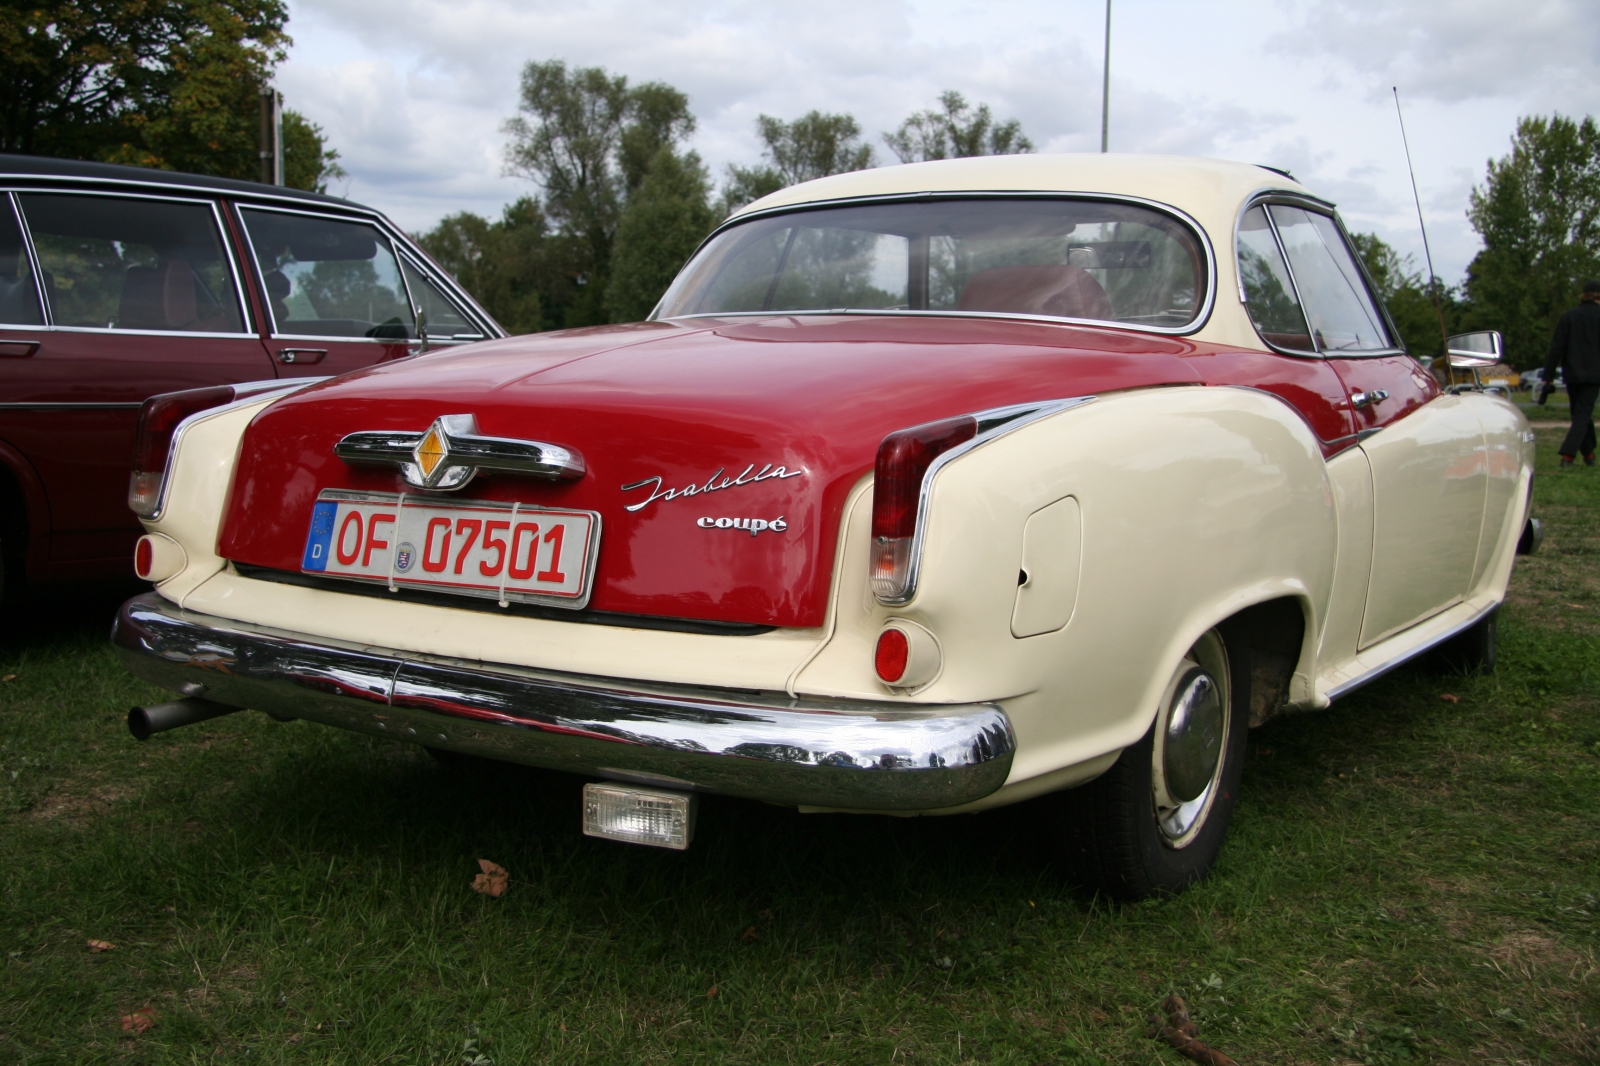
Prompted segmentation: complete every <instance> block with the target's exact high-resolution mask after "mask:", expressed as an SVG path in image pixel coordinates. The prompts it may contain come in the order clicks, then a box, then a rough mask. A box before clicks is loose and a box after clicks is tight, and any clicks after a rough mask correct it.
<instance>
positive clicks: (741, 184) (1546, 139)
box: [0, 0, 1600, 367]
mask: <svg viewBox="0 0 1600 1066" xmlns="http://www.w3.org/2000/svg"><path fill="white" fill-rule="evenodd" d="M287 22H288V8H287V6H286V3H285V0H0V152H20V153H25V154H35V155H47V156H57V157H62V158H69V159H88V160H99V161H103V162H113V163H131V164H135V165H140V166H152V167H160V168H165V169H172V170H185V171H190V172H193V173H200V174H214V175H219V176H223V177H233V178H244V179H251V178H254V177H256V176H257V175H258V174H259V170H260V160H259V157H258V154H257V152H258V147H259V146H258V128H259V94H260V92H261V90H262V89H263V88H264V87H266V86H267V85H268V84H269V83H270V80H271V77H272V73H273V71H274V70H275V68H276V67H277V65H278V64H279V63H281V62H282V61H283V59H284V57H285V54H286V50H287V48H288V46H289V44H290V43H291V42H290V38H289V36H288V34H287V32H286V25H287ZM694 130H695V118H694V115H693V113H692V112H691V111H690V109H689V99H688V97H687V96H685V95H684V94H683V93H682V92H680V91H678V90H677V89H675V88H673V87H672V86H669V85H666V84H664V83H661V82H646V83H643V84H638V85H633V84H630V83H629V82H628V79H627V78H625V77H621V76H616V75H612V74H610V73H608V72H607V71H605V70H602V69H600V68H595V67H586V68H576V69H569V68H568V67H567V65H566V64H564V63H562V62H561V61H559V60H553V61H549V62H542V63H541V62H531V63H529V64H527V66H526V67H525V68H524V70H523V72H522V80H521V86H520V98H519V104H518V112H517V114H516V115H515V116H514V117H513V118H511V119H510V120H509V121H508V122H507V123H506V125H505V132H506V134H507V135H508V145H507V155H506V162H507V169H508V171H509V172H510V173H513V174H517V175H520V176H523V177H527V178H529V179H531V180H532V181H533V182H534V183H535V184H536V186H537V187H538V190H539V191H538V195H536V196H526V197H523V198H522V199H519V200H517V201H516V202H515V203H513V204H511V205H509V206H507V207H506V208H505V210H504V211H503V212H502V214H501V216H500V217H499V218H498V219H487V218H483V217H481V216H478V215H475V214H471V213H466V212H463V213H459V214H454V215H450V216H448V217H446V218H444V219H443V220H442V221H441V222H440V223H439V224H438V225H437V226H436V227H435V228H434V229H432V230H430V231H428V232H427V233H425V234H422V235H421V240H422V242H423V244H424V245H425V246H426V247H427V248H428V250H429V251H430V252H431V253H432V254H433V255H434V256H435V257H436V258H437V259H438V260H439V261H440V262H441V264H442V265H443V266H445V268H446V269H448V270H450V271H452V272H453V273H454V274H455V275H456V276H457V277H458V279H459V280H460V281H461V282H462V284H463V285H465V286H466V288H467V289H468V290H469V291H471V292H472V293H473V294H474V295H476V296H477V297H478V298H479V299H480V300H481V301H482V302H483V304H484V306H485V307H487V308H488V309H489V311H490V312H491V313H493V314H494V315H495V317H496V318H498V319H499V320H500V321H501V322H502V323H503V324H504V325H505V326H506V327H507V328H508V329H511V330H512V331H513V332H532V331H536V330H545V329H555V328H561V327H569V326H582V325H594V324H599V323H606V322H620V321H631V320H634V319H638V318H642V317H643V316H644V315H646V314H648V313H649V311H650V310H651V308H652V307H653V306H654V304H655V302H656V300H657V299H658V298H659V296H660V295H661V293H662V292H663V291H664V290H665V289H666V287H667V285H668V283H669V282H670V281H671V279H672V276H673V275H674V274H675V273H676V271H677V269H678V268H679V267H680V266H681V265H682V263H683V262H684V260H685V259H686V258H687V257H688V255H689V254H690V253H691V252H692V251H693V249H694V248H695V247H696V246H697V245H698V244H699V242H700V241H701V240H702V239H703V238H704V237H705V236H706V234H708V233H709V232H710V231H711V229H713V228H714V226H715V225H716V224H717V223H718V222H719V221H720V220H722V219H723V218H726V217H727V216H728V215H729V214H730V213H732V212H733V211H735V210H737V209H738V208H739V207H741V206H743V205H744V204H747V203H749V202H751V201H752V200H755V199H757V198H759V197H761V196H765V195H767V194H768V193H771V192H774V191H776V190H778V189H781V188H784V187H786V186H788V185H793V184H795V183H797V182H801V181H807V180H810V179H812V178H817V177H824V176H826V175H829V174H837V173H843V172H846V171H852V170H860V169H863V168H866V167H871V166H874V165H876V163H877V162H878V159H877V150H876V146H875V145H873V144H872V143H869V142H867V141H866V140H864V138H863V134H862V129H861V125H860V123H859V122H857V121H856V119H855V118H853V117H852V116H850V115H848V114H829V113H824V112H821V111H812V112H809V113H808V114H805V115H802V116H800V117H799V118H796V119H793V120H791V121H785V120H782V119H779V118H774V117H772V116H770V115H762V116H760V117H759V118H758V119H757V120H756V134H757V137H758V139H759V142H760V144H761V159H760V160H759V161H758V162H756V163H753V164H751V165H749V166H739V165H734V166H730V167H728V168H727V171H726V173H725V174H724V175H722V180H721V182H720V186H719V184H718V183H717V182H714V181H713V180H712V176H711V174H710V173H709V171H708V170H707V168H706V166H705V165H704V163H703V162H702V160H701V159H700V157H699V155H697V154H696V153H695V152H693V151H692V150H690V149H688V148H687V143H688V140H689V138H690V137H691V135H692V134H693V133H694ZM283 137H284V156H285V171H286V175H285V177H286V180H287V183H288V184H289V185H291V186H293V187H295V188H300V189H309V190H315V191H319V192H320V191H326V189H327V186H328V183H329V181H330V180H332V179H334V178H338V177H342V176H344V171H343V169H342V168H341V167H340V166H339V162H338V160H339V153H338V152H337V151H336V150H334V149H333V148H332V147H331V146H329V144H328V143H327V139H326V137H325V136H324V135H323V132H322V130H321V129H320V128H319V127H317V126H316V125H315V124H314V123H312V122H310V121H309V120H307V119H306V118H305V116H304V115H302V114H301V113H299V112H297V111H294V110H290V111H287V112H286V113H285V115H284V127H283ZM883 145H884V146H885V147H887V148H888V149H889V151H890V152H891V153H892V154H893V155H894V156H895V157H896V158H897V159H899V160H900V161H902V162H913V161H919V160H927V159H948V158H955V157H959V156H973V155H991V154H1009V153H1017V152H1029V151H1032V150H1033V144H1032V142H1031V141H1030V140H1029V139H1028V137H1027V136H1026V135H1025V134H1024V133H1023V132H1022V129H1021V127H1020V125H1019V124H1018V123H1017V122H1016V121H1015V120H1009V121H998V120H996V118H995V117H994V115H993V113H992V112H991V110H990V108H989V107H988V106H987V105H981V104H980V105H978V106H973V105H971V104H969V103H968V102H967V100H966V99H964V98H963V97H962V96H961V94H960V93H956V92H946V93H943V94H942V95H941V96H940V98H939V101H938V104H937V105H936V106H935V107H932V108H929V109H927V110H925V111H920V112H918V113H916V114H913V115H911V116H909V117H908V118H906V119H905V121H903V122H902V123H901V124H900V125H899V127H898V128H896V129H895V130H894V131H893V132H891V133H888V134H885V135H884V136H883ZM1467 217H1468V219H1469V221H1470V222H1471V224H1472V227H1473V229H1474V231H1475V232H1476V233H1477V234H1478V236H1479V237H1480V238H1481V239H1482V241H1483V249H1482V250H1481V251H1480V252H1479V253H1478V254H1477V255H1476V256H1475V257H1474V258H1473V260H1472V262H1471V264H1470V265H1469V266H1468V268H1467V272H1466V277H1465V278H1464V279H1463V280H1462V282H1461V283H1460V284H1457V285H1453V286H1452V285H1447V284H1445V283H1444V282H1443V281H1442V279H1439V278H1436V277H1435V278H1428V277H1424V276H1422V273H1421V272H1420V271H1418V270H1417V268H1416V264H1415V262H1414V261H1413V260H1412V258H1411V257H1409V256H1400V255H1399V254H1397V253H1396V251H1395V250H1394V249H1393V248H1392V247H1390V246H1389V245H1387V244H1385V243H1384V242H1383V241H1382V240H1380V239H1379V238H1378V237H1377V236H1376V235H1375V234H1370V233H1369V234H1356V235H1355V240H1356V243H1357V245H1358V248H1359V250H1360V252H1361V254H1362V257H1363V259H1364V260H1365V261H1366V264H1367V267H1368V269H1369V271H1370V272H1371V274H1372V276H1373V278H1374V280H1375V282H1376V284H1377V287H1378V289H1379V290H1380V293H1381V295H1382V296H1383V298H1384V300H1385V302H1386V303H1387V304H1388V307H1389V310H1390V313H1391V315H1392V316H1393V318H1394V319H1395V322H1396V325H1397V327H1398V328H1399V330H1400V333H1401V334H1402V336H1403V337H1404V338H1405V341H1406V343H1407V345H1408V347H1409V348H1410V349H1411V350H1412V351H1413V352H1416V353H1417V354H1421V355H1437V354H1438V353H1439V352H1440V351H1441V350H1442V343H1441V334H1442V332H1449V333H1456V332H1463V331H1466V330H1470V329H1499V330H1501V331H1502V332H1504V334H1505V337H1506V351H1507V358H1508V361H1509V362H1511V363H1512V364H1513V365H1515V366H1518V367H1532V366H1538V365H1540V364H1542V362H1543V357H1544V352H1545V349H1546V347H1547V346H1548V343H1549V338H1550V335H1551V332H1552V330H1553V328H1554V325H1555V320H1556V318H1557V317H1559V315H1560V314H1561V312H1562V311H1563V310H1565V309H1566V308H1568V307H1570V306H1572V304H1573V303H1574V302H1575V301H1576V299H1577V293H1578V290H1579V288H1580V286H1581V285H1582V283H1583V282H1584V281H1585V280H1587V279H1590V278H1596V277H1600V127H1597V125H1596V123H1595V120H1594V118H1593V117H1592V116H1586V117H1584V118H1582V119H1573V118H1568V117H1565V116H1561V115H1552V116H1549V117H1545V116H1530V117H1525V118H1523V119H1521V120H1519V121H1518V123H1517V127H1516V130H1515V133H1514V135H1513V136H1512V139H1511V150H1510V152H1509V153H1508V154H1507V155H1505V156H1503V157H1501V158H1499V159H1492V160H1489V161H1488V165H1487V171H1486V174H1485V179H1484V181H1483V183H1482V184H1481V185H1479V186H1477V187H1476V188H1474V189H1473V191H1472V195H1471V198H1470V203H1469V206H1468V210H1467ZM1441 325H1442V327H1443V329H1442V330H1441Z"/></svg>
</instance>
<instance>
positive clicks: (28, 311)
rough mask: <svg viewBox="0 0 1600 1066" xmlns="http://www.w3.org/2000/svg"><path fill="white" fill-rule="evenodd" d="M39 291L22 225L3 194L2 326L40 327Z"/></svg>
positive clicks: (0, 254)
mask: <svg viewBox="0 0 1600 1066" xmlns="http://www.w3.org/2000/svg"><path fill="white" fill-rule="evenodd" d="M43 324H44V315H43V314H42V313H41V312H40V310H39V293H38V290H37V289H36V288H35V287H34V284H33V264H32V262H31V261H30V260H29V259H28V249H27V248H26V247H25V246H24V245H23V243H22V227H20V226H18V225H17V217H16V215H14V214H13V213H12V211H11V197H10V196H8V195H6V194H5V193H0V326H39V325H43Z"/></svg>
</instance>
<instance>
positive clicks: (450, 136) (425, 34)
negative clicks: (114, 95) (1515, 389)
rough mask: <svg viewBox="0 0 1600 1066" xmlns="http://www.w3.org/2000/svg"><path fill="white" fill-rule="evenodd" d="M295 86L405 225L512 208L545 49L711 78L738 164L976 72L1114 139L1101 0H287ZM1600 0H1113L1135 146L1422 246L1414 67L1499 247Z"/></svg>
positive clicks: (1449, 219) (1587, 88) (1013, 114)
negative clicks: (1255, 168) (780, 138)
mask: <svg viewBox="0 0 1600 1066" xmlns="http://www.w3.org/2000/svg"><path fill="white" fill-rule="evenodd" d="M290 11H291V18H290V23H289V30H290V32H291V34H292V35H293V37H294V39H295V44H294V47H293V49H292V50H291V52H290V56H289V61H288V62H287V63H286V64H284V66H283V67H282V68H281V69H280V72H279V77H278V85H279V88H280V89H282V90H283V92H284V95H285V97H286V100H287V104H288V106H290V107H293V108H295V109H296V110H299V111H301V112H303V113H304V114H306V115H308V116H309V117H310V118H311V119H312V120H313V121H315V122H317V123H319V124H320V125H321V126H322V127H323V130H324V131H325V132H326V134H327V135H328V138H329V140H330V143H331V144H332V145H333V146H334V147H336V148H337V149H338V150H339V151H340V153H341V156H342V161H343V163H344V166H345V168H346V169H347V170H348V171H349V172H350V178H349V180H348V182H341V183H339V187H336V188H334V189H333V190H331V191H334V192H337V193H340V194H342V195H347V196H349V197H352V198H354V199H357V200H360V201H363V202H365V203H368V204H371V205H373V206H375V207H378V208H380V209H381V210H383V211H385V212H387V213H388V214H389V215H390V216H391V217H393V218H394V219H395V220H396V221H397V222H399V223H400V224H401V225H402V226H404V227H406V228H407V229H409V230H412V231H416V230H421V229H426V228H428V227H429V226H431V225H432V224H433V223H435V222H436V221H438V219H439V218H440V217H441V216H443V215H446V214H450V213H453V212H456V211H462V210H470V211H476V212H478V213H480V214H488V215H495V214H498V213H499V210H500V208H501V206H502V205H503V204H505V203H507V202H508V201H510V200H513V199H515V198H516V197H518V196H520V195H524V194H526V193H528V192H530V191H533V190H532V188H531V186H530V185H529V184H528V183H527V182H526V181H525V180H523V179H519V178H512V177H507V176H505V175H504V173H503V170H504V168H503V150H504V145H505V138H504V136H503V135H502V134H501V132H500V125H501V123H502V122H503V121H504V120H505V119H506V118H507V117H508V116H510V115H512V114H513V113H514V112H515V110H516V105H517V78H518V72H519V70H520V69H521V67H522V65H523V63H525V62H526V61H528V60H530V59H537V60H545V59H552V58H560V59H565V60H567V61H568V62H569V63H570V64H573V65H582V66H590V65H595V66H602V67H605V68H607V69H608V70H610V71H611V72H613V73H616V74H625V75H627V76H628V77H629V79H630V80H633V81H651V80H660V81H665V82H667V83H669V84H671V85H673V86H676V87H677V88H679V89H681V90H683V91H684V92H686V93H688V94H689V97H690V101H691V106H692V108H693V110H694V113H695V115H696V117H697V118H698V120H699V130H698V132H697V133H696V135H695V138H694V141H693V147H694V148H695V149H696V150H697V151H699V153H700V154H701V156H702V157H703V158H704V159H705V161H706V162H707V163H708V164H709V165H710V167H711V169H712V173H713V174H714V175H718V176H720V175H722V174H723V172H724V170H725V168H726V166H727V164H729V163H751V162H754V161H755V160H756V159H757V158H758V157H759V154H760V145H759V142H758V141H757V139H756V136H755V131H754V127H755V119H756V116H757V115H759V114H762V113H766V114H771V115H775V116H778V117H780V118H793V117H795V116H797V115H800V114H803V113H804V112H806V111H809V110H811V109H813V108H820V109H822V110H825V111H845V112H849V113H851V114H853V115H855V116H856V117H857V119H859V120H860V122H861V124H862V126H863V127H864V129H865V130H866V131H867V132H868V136H869V137H870V138H871V139H872V140H873V141H874V142H876V143H877V145H878V153H879V157H880V162H881V163H888V162H893V161H894V160H893V156H892V155H891V154H890V153H889V152H888V151H887V149H886V148H884V146H883V144H882V141H881V135H882V133H883V132H885V131H887V130H891V129H893V128H895V127H896V126H898V125H899V123H900V121H901V120H902V119H903V118H905V116H906V115H908V114H910V113H912V112H914V111H917V110H921V109H923V108H926V107H929V106H931V105H932V104H933V103H934V102H935V99H936V97H937V95H938V93H939V92H940V91H941V90H944V89H957V90H960V91H961V92H962V93H964V94H966V96H967V97H968V98H969V99H971V100H974V101H982V102H986V103H988V104H990V105H991V106H992V107H993V108H994V110H995V112H996V114H997V115H998V116H999V117H1002V118H1017V119H1020V120H1021V122H1022V125H1023V129H1024V130H1025V131H1026V132H1027V134H1028V135H1029V136H1030V137H1031V138H1032V139H1033V140H1034V142H1035V143H1036V144H1037V145H1038V146H1039V149H1040V150H1041V151H1049V152H1084V151H1096V150H1098V149H1099V146H1100V144H1099V141H1100V76H1101V49H1102V44H1103V38H1102V34H1103V32H1104V17H1105V4H1104V0H1051V2H1049V3H1045V2H1042V0H983V2H981V3H980V2H973V0H805V2H797V0H764V2H755V0H559V2H557V0H452V2H448V3H447V2H444V0H290ZM1596 56H1600V11H1597V9H1596V6H1595V4H1594V2H1593V0H1203V2H1202V0H1114V7H1113V13H1112V44H1111V147H1112V150H1113V151H1128V152H1174V153H1184V154H1195V155H1208V156H1220V157H1224V158H1230V159H1240V160H1245V161H1248V162H1254V163H1266V164H1269V165H1272V166H1277V167H1283V168H1287V169H1289V170H1291V171H1293V172H1294V174H1295V176H1296V177H1298V178H1300V179H1301V180H1302V181H1304V182H1305V183H1306V184H1307V185H1309V186H1310V187H1311V188H1313V189H1315V190H1316V191H1318V192H1320V193H1321V194H1322V195H1324V196H1327V197H1328V198H1330V199H1332V200H1334V201H1336V202H1337V203H1338V204H1339V207H1340V211H1341V212H1342V213H1343V214H1344V216H1345V219H1346V221H1347V222H1348V223H1349V225H1350V226H1351V228H1352V229H1356V230H1371V231H1375V232H1377V233H1378V234H1380V235H1381V236H1382V237H1383V238H1384V239H1385V240H1388V241H1390V242H1391V243H1393V244H1394V245H1396V246H1397V247H1398V248H1400V250H1401V251H1403V252H1406V253H1413V254H1415V256H1416V264H1417V266H1418V267H1419V268H1420V267H1421V265H1422V242H1421V240H1420V238H1419V237H1418V235H1417V224H1416V213H1415V208H1414V206H1413V203H1412V199H1411V186H1410V181H1409V179H1408V178H1407V175H1406V168H1405V155H1404V150H1403V148H1402V145H1401V140H1400V130H1399V126H1398V124H1397V122H1396V119H1395V108H1394V98H1393V96H1392V95H1391V92H1390V88H1391V86H1398V87H1399V90H1400V95H1401V100H1402V103H1403V104H1404V106H1405V109H1406V127H1407V131H1408V132H1409V133H1410V136H1411V151H1412V156H1413V159H1414V162H1415V164H1416V172H1417V183H1418V186H1419V188H1420V191H1421V196H1422V207H1423V212H1424V216H1425V218H1426V220H1427V224H1428V231H1429V237H1430V239H1431V240H1432V242H1433V251H1434V260H1435V268H1436V269H1437V271H1438V273H1439V274H1440V275H1441V276H1443V277H1444V278H1445V279H1446V280H1448V281H1451V282H1454V281H1457V280H1459V279H1460V277H1461V275H1462V272H1463V270H1464V268H1465V266H1466V264H1467V262H1468V260H1470V259H1471V258H1472V255H1473V254H1474V252H1475V251H1476V250H1477V248H1478V243H1477V239H1476V236H1475V235H1474V234H1473V232H1472V230H1471V228H1470V227H1469V226H1468V224H1467V221H1466V218H1465V212H1466V208H1467V200H1468V194H1469V192H1470V191H1471V189H1472V187H1473V186H1474V184H1478V183H1481V182H1482V180H1483V174H1484V164H1485V161H1486V160H1487V159H1488V158H1489V157H1491V156H1494V157H1498V156H1501V155H1503V154H1505V152H1506V150H1507V145H1508V139H1509V137H1510V135H1511V132H1512V129H1513V127H1514V125H1515V123H1516V119H1517V117H1518V116H1520V115H1527V114H1549V113H1551V112H1553V111H1559V112H1561V113H1564V114H1568V115H1584V114H1592V113H1596V112H1600V62H1597V61H1596V58H1595V57H1596Z"/></svg>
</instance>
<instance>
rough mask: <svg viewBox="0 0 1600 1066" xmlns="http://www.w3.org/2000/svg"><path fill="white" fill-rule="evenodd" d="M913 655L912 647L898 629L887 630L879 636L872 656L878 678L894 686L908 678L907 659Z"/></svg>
mask: <svg viewBox="0 0 1600 1066" xmlns="http://www.w3.org/2000/svg"><path fill="white" fill-rule="evenodd" d="M910 655H911V645H910V644H908V643H907V642H906V635H905V634H904V633H902V632H900V630H898V629H885V630H884V631H883V632H882V633H879V634H878V647H877V650H876V651H874V652H873V654H872V665H873V666H875V667H876V668H877V670H878V676H879V677H881V678H883V680H885V681H887V682H888V683H889V684H891V685H892V684H894V683H895V682H896V681H899V680H900V679H901V678H902V677H905V676H906V659H907V658H909V657H910Z"/></svg>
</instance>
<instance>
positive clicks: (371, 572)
mask: <svg viewBox="0 0 1600 1066" xmlns="http://www.w3.org/2000/svg"><path fill="white" fill-rule="evenodd" d="M599 549H600V516H599V515H598V514H596V513H595V512H593V511H563V510H558V509H555V508H550V507H530V506H527V505H525V504H511V503H497V502H494V501H490V500H448V501H446V500H439V499H434V498H432V497H419V496H414V495H411V494H409V493H405V494H398V493H389V492H349V491H345V490H341V489H324V490H323V491H322V493H321V494H320V495H319V496H318V497H317V502H316V505H315V507H314V508H313V510H312V512H311V531H310V533H309V534H308V535H307V537H306V551H305V557H304V559H303V560H302V561H301V564H300V568H301V570H302V571H304V572H306V573H313V574H326V575H329V576H331V577H347V578H354V579H356V580H358V581H372V582H380V583H383V584H386V585H388V586H389V587H390V588H391V589H398V588H426V589H433V590H434V591H437V592H452V593H458V594H460V595H463V596H483V597H487V598H489V599H497V600H499V601H501V602H502V603H509V602H513V601H515V602H519V603H546V604H552V605H556V606H560V607H573V608H577V607H582V606H584V605H585V604H587V603H588V602H589V591H590V585H591V584H592V581H593V578H594V560H595V555H596V553H597V552H598V551H599Z"/></svg>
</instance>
